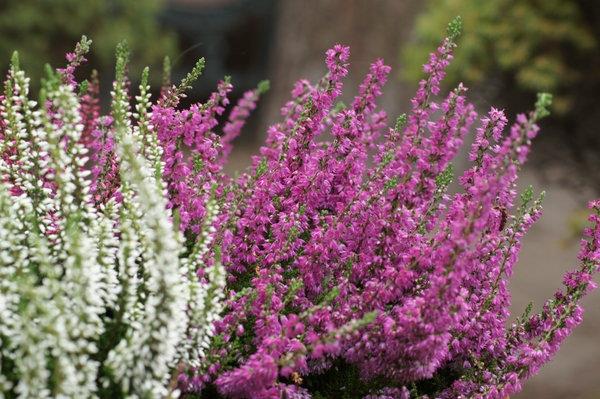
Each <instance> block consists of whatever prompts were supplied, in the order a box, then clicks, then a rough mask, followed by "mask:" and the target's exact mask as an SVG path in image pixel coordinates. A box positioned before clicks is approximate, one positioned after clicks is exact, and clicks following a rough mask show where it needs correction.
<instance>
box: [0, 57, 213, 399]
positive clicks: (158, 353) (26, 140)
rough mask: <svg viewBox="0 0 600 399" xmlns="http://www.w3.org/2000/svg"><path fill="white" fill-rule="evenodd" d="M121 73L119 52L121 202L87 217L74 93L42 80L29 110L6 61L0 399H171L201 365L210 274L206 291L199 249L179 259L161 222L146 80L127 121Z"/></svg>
mask: <svg viewBox="0 0 600 399" xmlns="http://www.w3.org/2000/svg"><path fill="white" fill-rule="evenodd" d="M125 63H126V54H125V52H124V51H123V49H121V50H120V51H119V52H118V62H117V80H116V82H115V86H114V91H113V118H114V124H115V134H116V140H117V153H118V158H119V162H120V174H121V186H120V192H121V194H122V201H119V202H117V201H115V200H110V201H108V202H107V203H106V204H104V205H101V206H95V205H94V204H93V201H92V200H91V196H90V194H89V191H90V181H89V177H88V174H89V172H88V171H87V170H86V167H85V165H86V162H87V157H86V149H85V148H84V146H83V145H81V144H80V138H81V133H82V130H83V125H82V121H81V117H80V105H79V97H78V95H77V94H76V93H75V91H74V90H75V88H74V87H73V85H70V84H68V83H65V82H64V79H62V75H61V74H60V73H51V74H50V75H49V77H48V79H47V80H46V81H45V82H44V84H43V86H44V87H43V89H42V95H41V101H40V104H41V105H40V106H38V105H37V104H36V102H33V101H30V100H29V98H28V85H29V82H28V79H27V78H26V77H25V74H24V73H23V71H21V70H20V69H19V65H18V60H17V58H16V57H14V59H13V63H12V67H11V70H10V72H9V77H8V79H7V82H6V85H5V90H4V96H3V97H2V98H1V103H0V113H1V114H0V116H1V120H0V399H1V398H5V397H18V398H95V397H102V398H113V397H116V398H118V397H127V398H162V397H169V396H171V397H173V396H176V394H177V391H176V390H175V389H174V386H172V384H170V382H171V380H172V377H173V375H174V373H176V372H177V366H178V364H179V363H180V362H186V363H192V360H193V363H194V364H198V363H199V361H200V359H199V358H198V356H201V355H202V354H203V350H204V349H203V348H204V347H205V346H206V345H207V344H208V339H209V338H210V335H211V334H212V329H211V324H212V321H214V319H215V318H216V317H218V313H219V312H220V310H221V305H220V301H221V297H222V292H223V286H224V284H225V282H224V272H223V268H222V266H221V265H220V264H219V263H218V262H217V263H216V264H215V265H214V266H212V268H210V269H209V270H210V271H209V273H208V274H209V277H210V279H209V282H208V283H202V282H199V281H198V278H197V277H196V275H195V273H190V270H192V269H193V268H194V266H195V267H197V266H198V263H197V259H199V258H200V256H198V255H199V252H201V249H199V250H196V249H194V250H193V251H192V254H190V255H189V256H186V250H185V248H184V245H183V239H182V237H181V234H180V233H179V232H178V231H176V230H177V229H176V228H175V227H174V226H173V223H172V217H171V216H172V215H171V213H170V211H168V210H167V209H166V208H167V207H166V204H167V203H166V199H165V195H166V192H165V188H164V184H163V182H162V179H161V172H162V163H161V161H160V159H161V149H160V147H159V146H158V141H157V140H156V137H155V135H153V132H152V126H151V125H149V122H148V119H149V93H148V89H149V88H148V86H147V71H145V72H144V77H143V79H142V85H141V94H140V96H138V97H137V98H136V99H137V102H138V104H137V106H136V112H135V114H133V115H132V113H131V111H130V110H129V103H128V100H127V98H128V97H127V93H126V91H125V86H126V85H125V78H124V70H125ZM132 117H133V118H134V119H136V120H137V124H136V125H135V126H132V124H131V122H130V120H131V119H132ZM211 206H212V209H213V211H212V212H210V214H211V215H212V216H210V218H208V217H207V223H206V228H207V229H208V228H209V227H210V226H211V224H212V222H213V221H214V214H216V208H215V207H216V205H214V204H213V205H211ZM211 206H209V209H211ZM207 235H210V234H209V233H208V232H207V233H206V234H204V235H202V237H203V238H202V239H201V240H200V241H201V242H199V243H198V244H197V245H196V247H197V248H204V246H205V245H206V240H207V239H209V238H207ZM181 348H186V350H182V349H181ZM191 352H194V355H195V357H194V358H193V359H191V358H190V355H189V354H190V353H191Z"/></svg>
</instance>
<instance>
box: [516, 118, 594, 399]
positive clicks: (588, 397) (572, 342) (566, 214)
mask: <svg viewBox="0 0 600 399" xmlns="http://www.w3.org/2000/svg"><path fill="white" fill-rule="evenodd" d="M542 130H543V127H542ZM533 151H535V145H534V150H533ZM534 168H535V166H532V165H529V166H528V167H526V168H525V170H524V171H523V172H524V173H522V174H521V179H520V185H521V186H522V187H525V186H526V185H529V184H531V185H533V187H534V189H535V190H536V192H539V191H541V190H545V191H546V197H545V200H544V213H543V215H542V218H541V219H540V220H539V222H538V223H536V224H535V225H534V226H533V228H532V229H531V231H530V232H529V234H528V235H527V236H526V237H525V240H524V242H523V248H522V251H521V256H520V259H519V262H518V263H517V265H516V267H515V270H514V274H513V276H512V281H511V291H512V292H513V307H512V309H513V313H514V314H516V315H518V314H520V313H521V312H522V311H523V310H524V309H525V307H526V306H527V304H528V303H529V302H530V301H533V302H534V309H538V310H539V309H540V306H541V305H542V304H543V302H544V300H545V299H547V298H549V297H551V296H552V295H553V293H554V291H555V290H556V288H557V287H559V286H560V284H561V282H562V275H563V274H564V272H565V271H566V270H568V269H571V268H573V267H574V266H575V265H576V260H577V259H576V256H577V251H578V248H579V242H578V236H579V235H580V234H579V232H577V231H576V230H575V229H574V228H573V227H572V224H573V219H576V218H577V216H576V215H577V214H579V215H581V213H582V212H581V210H582V209H583V208H584V207H585V204H586V201H587V200H589V199H592V198H593V197H594V194H593V193H591V192H575V190H574V189H573V188H572V187H567V186H564V185H561V184H560V183H556V182H548V181H542V180H541V179H540V177H539V174H538V173H536V172H537V171H535V170H534ZM596 280H597V278H596ZM583 304H584V308H585V313H584V321H583V323H582V324H581V325H580V326H579V328H577V329H576V330H575V332H574V333H573V334H572V335H571V336H570V337H569V338H567V340H566V342H565V343H564V344H563V345H562V347H561V349H560V350H559V352H558V354H557V355H556V357H555V359H554V360H553V361H552V362H551V363H549V364H547V365H546V366H544V368H543V369H542V370H541V371H540V373H539V374H538V375H536V376H535V377H533V378H532V379H531V380H530V381H528V382H527V383H526V384H525V388H524V390H523V392H522V393H521V394H520V395H516V396H515V398H540V399H554V398H556V399H558V398H570V399H597V398H600V378H598V371H599V370H600V338H599V334H600V291H599V290H596V291H593V292H592V293H591V294H590V295H588V297H587V298H586V299H585V300H584V302H583Z"/></svg>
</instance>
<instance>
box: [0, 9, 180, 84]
mask: <svg viewBox="0 0 600 399" xmlns="http://www.w3.org/2000/svg"><path fill="white" fill-rule="evenodd" d="M162 4H163V0H135V1H132V0H85V1H80V0H52V1H49V0H2V1H1V2H0V37H2V40H0V60H2V62H3V64H1V65H2V67H1V68H0V69H3V70H6V68H7V66H8V63H6V61H5V60H8V59H9V58H10V55H11V53H12V51H13V50H15V49H16V50H18V51H19V53H20V55H21V61H22V64H23V67H24V68H26V69H27V70H29V71H30V75H31V77H32V82H37V81H38V79H39V78H40V77H41V76H42V72H43V65H44V63H46V62H49V63H50V64H51V65H53V66H61V65H64V64H65V61H64V54H65V52H67V51H70V50H71V46H73V44H74V43H75V42H77V41H78V40H79V38H80V37H81V35H82V34H84V33H85V34H87V35H89V36H91V37H93V38H94V39H96V41H97V43H98V44H97V45H96V46H94V49H93V50H92V52H91V53H90V54H89V58H92V63H93V64H94V65H95V66H97V67H98V68H100V69H103V70H106V71H109V70H110V69H111V67H112V63H113V54H114V48H115V45H116V44H117V43H119V42H120V41H122V40H123V39H126V40H127V42H128V43H129V46H130V47H131V49H132V50H133V51H134V54H136V56H135V57H134V58H133V59H132V68H133V69H134V70H138V69H141V68H142V67H143V66H144V65H146V64H157V65H158V64H160V62H161V60H162V57H163V56H164V55H165V54H172V53H173V52H174V51H175V40H174V36H173V35H172V34H171V33H169V32H164V31H163V30H162V29H161V28H160V26H159V24H158V23H157V14H158V12H159V11H160V9H161V7H162Z"/></svg>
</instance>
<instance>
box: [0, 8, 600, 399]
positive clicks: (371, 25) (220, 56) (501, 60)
mask: <svg viewBox="0 0 600 399" xmlns="http://www.w3.org/2000/svg"><path fill="white" fill-rule="evenodd" d="M456 15H461V16H462V17H463V20H464V31H463V35H462V37H461V39H460V42H459V48H458V50H457V52H456V58H455V61H454V63H453V64H452V66H451V68H450V70H449V75H448V79H447V80H446V88H452V87H453V86H454V85H456V84H457V83H458V82H461V81H462V82H464V83H465V84H466V85H467V86H468V87H470V89H471V90H470V97H471V99H472V100H473V101H475V103H476V105H477V106H478V108H479V110H480V112H486V111H487V109H488V108H489V107H490V106H491V105H492V104H494V105H497V106H499V107H501V108H505V109H506V110H507V112H508V113H509V115H511V116H514V112H515V111H526V110H529V109H530V108H531V106H532V104H533V102H534V99H535V93H536V92H538V91H549V92H551V93H553V94H554V95H555V102H554V106H553V107H554V109H553V116H552V117H551V118H549V119H547V120H544V121H543V123H542V135H541V136H540V138H539V139H536V143H535V145H534V151H533V153H532V157H531V161H530V162H529V163H528V165H527V166H526V168H525V170H524V171H523V173H522V175H521V185H522V186H525V185H529V184H532V185H533V186H534V188H535V189H536V190H537V191H541V190H545V191H546V192H547V195H546V201H545V212H544V216H543V218H542V220H541V221H540V222H539V223H537V225H536V226H535V227H534V228H533V229H532V231H531V232H530V234H529V236H528V237H527V238H526V239H525V242H524V246H523V250H522V253H521V257H520V261H519V263H518V265H517V268H516V269H515V273H514V275H513V277H512V288H513V309H514V312H515V314H520V313H521V312H522V310H523V309H524V308H525V307H526V305H527V304H528V303H529V302H530V301H533V303H534V306H535V307H536V308H537V309H539V307H540V306H541V305H542V304H543V301H544V300H545V299H546V298H548V297H550V296H551V295H552V294H553V292H554V290H555V289H556V288H558V287H559V285H560V283H561V278H562V274H563V273H564V271H565V270H567V269H568V268H571V267H573V266H574V265H575V263H576V253H577V249H578V240H577V238H578V237H579V235H580V233H581V229H582V228H583V226H584V224H585V217H586V211H585V203H586V201H587V200H589V199H591V198H593V197H595V196H598V195H599V194H600V173H598V170H599V168H598V166H599V165H600V1H599V0H493V1H482V0H279V1H278V0H163V1H161V0H86V1H81V0H0V60H2V63H0V69H1V70H2V72H3V71H5V70H6V69H7V66H8V60H9V59H10V55H11V53H12V51H13V50H18V51H19V53H20V56H21V63H22V65H23V66H24V68H25V69H26V70H27V71H29V74H30V76H31V77H32V81H33V82H34V86H35V82H36V81H37V80H38V79H39V78H40V77H41V76H42V71H43V65H44V63H46V62H49V63H50V64H51V65H53V66H59V65H62V64H63V63H64V61H63V60H64V53H65V52H66V51H69V50H71V49H72V48H73V46H74V44H75V43H76V42H77V40H79V38H80V36H81V35H82V34H85V35H87V36H88V37H90V38H91V39H93V41H94V43H93V46H92V47H93V51H92V53H91V54H90V57H89V58H90V62H89V64H88V66H86V67H85V68H87V69H85V68H84V69H83V70H82V71H81V73H82V75H85V76H87V74H89V72H90V71H91V68H92V67H93V68H95V69H97V70H98V71H99V73H100V77H101V89H102V92H103V93H105V94H104V95H105V96H106V95H107V93H108V90H109V89H110V82H111V79H112V74H113V71H112V70H113V54H114V48H115V45H116V43H117V42H119V41H121V40H123V39H126V40H127V41H128V43H129V45H130V47H131V49H132V51H133V59H132V61H133V62H132V64H131V66H130V73H131V75H132V76H133V77H135V76H138V75H139V74H140V73H141V69H142V67H143V66H145V65H150V66H151V70H152V71H154V74H153V80H152V81H153V84H154V86H155V88H156V89H158V88H159V86H160V82H161V69H162V62H163V56H165V55H168V56H169V57H170V59H171V62H172V68H173V81H178V80H179V79H180V78H181V77H183V76H184V75H185V73H187V72H188V71H189V70H191V68H192V66H193V65H194V63H195V61H196V60H197V59H198V58H199V57H205V58H206V61H207V64H206V65H207V67H206V70H205V73H204V76H203V77H202V78H201V79H200V81H199V82H198V83H197V84H196V85H195V88H194V90H193V91H192V92H191V93H190V96H189V98H188V101H199V100H203V99H205V98H206V97H207V96H208V94H209V93H210V92H211V90H212V89H213V88H214V86H215V84H216V81H217V80H218V79H221V78H222V77H223V76H225V75H230V76H231V77H232V81H233V84H234V86H235V91H234V93H233V94H234V98H233V101H235V99H236V97H239V96H240V95H241V94H242V93H243V92H244V91H245V90H247V89H250V88H253V87H255V86H256V84H257V83H258V82H259V81H260V80H262V79H270V81H271V90H270V92H269V93H268V95H266V96H265V97H264V100H261V103H260V104H259V108H258V110H257V112H256V113H255V115H254V116H253V117H252V119H251V121H250V124H249V125H248V126H247V127H246V129H245V131H244V133H243V136H242V137H240V139H239V140H238V143H237V146H236V149H235V151H234V153H233V155H232V160H231V165H230V171H231V172H232V173H234V172H235V171H236V170H240V169H241V168H243V167H245V166H246V165H248V164H249V162H250V154H252V153H254V152H255V151H256V150H257V148H258V147H259V145H260V143H261V141H262V139H263V138H264V132H265V131H266V128H267V126H268V124H269V122H272V121H275V120H276V118H278V113H279V107H280V106H281V105H283V103H284V101H285V100H286V99H287V97H288V93H289V91H290V89H291V87H292V84H293V82H294V81H295V80H297V79H299V78H307V79H311V80H316V79H319V78H320V77H321V75H322V74H323V73H324V65H323V55H324V52H325V50H326V49H327V48H329V47H330V46H332V45H333V44H335V43H344V44H348V45H350V46H351V52H352V57H351V60H352V66H351V70H350V76H349V78H348V79H347V80H346V83H345V95H344V96H345V98H344V99H345V100H348V99H351V98H352V96H353V95H354V94H355V93H356V91H357V86H358V84H359V83H360V81H361V80H362V77H363V74H364V73H366V71H367V70H368V66H369V64H370V62H372V61H373V60H374V59H376V58H378V57H382V58H384V59H385V61H386V63H388V64H389V65H391V66H392V67H393V72H392V74H391V76H390V80H389V82H388V84H387V87H386V89H385V95H384V97H383V101H382V105H383V107H384V108H385V109H386V111H387V112H388V114H389V116H390V118H395V116H397V115H398V114H400V113H402V112H406V111H407V110H408V107H409V99H410V97H411V96H412V94H413V92H414V89H415V88H416V84H417V82H418V79H419V78H420V76H421V69H420V68H421V64H422V63H423V62H424V61H425V60H426V58H427V54H428V53H429V52H430V51H432V50H433V49H434V48H435V47H436V45H437V43H438V42H439V40H440V39H441V36H442V34H443V32H444V30H445V26H446V24H447V23H448V21H450V20H451V19H452V18H453V17H454V16H456ZM133 80H134V82H133V83H134V84H135V83H136V82H135V78H133ZM463 159H464V158H463ZM460 162H464V161H460V160H459V163H460ZM585 305H586V313H585V320H584V323H583V325H582V326H581V327H580V328H578V329H577V330H576V331H575V333H574V334H573V335H572V336H571V337H570V338H569V339H568V340H567V342H566V343H565V344H564V345H563V347H562V349H561V350H560V352H559V353H558V355H557V356H556V359H555V360H554V362H552V363H551V364H549V365H547V366H546V367H545V368H544V369H543V370H542V372H541V373H539V374H538V375H537V376H536V377H534V378H533V379H532V380H531V381H529V383H528V384H527V385H526V387H525V389H524V391H523V393H522V394H520V395H518V396H517V397H519V398H567V397H568V398H581V399H592V398H600V378H598V376H599V375H600V306H599V305H600V295H599V294H598V292H596V293H593V294H592V295H590V296H589V297H588V298H587V299H586V301H585Z"/></svg>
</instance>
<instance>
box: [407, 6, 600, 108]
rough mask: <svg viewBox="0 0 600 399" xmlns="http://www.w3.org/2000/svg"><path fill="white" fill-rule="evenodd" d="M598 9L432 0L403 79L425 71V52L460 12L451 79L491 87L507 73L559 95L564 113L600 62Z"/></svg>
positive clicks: (508, 81)
mask: <svg viewBox="0 0 600 399" xmlns="http://www.w3.org/2000/svg"><path fill="white" fill-rule="evenodd" d="M598 9H600V2H598V1H589V2H588V1H586V0H579V1H578V0H493V1H483V0H428V1H427V2H426V5H425V7H424V11H423V12H422V13H421V15H420V16H419V17H418V19H417V21H416V28H415V40H414V41H413V42H412V43H409V44H408V45H407V46H406V47H405V48H404V50H403V54H402V56H403V60H404V69H403V75H404V78H406V79H408V80H409V81H414V79H415V78H420V77H421V76H422V72H421V63H422V60H423V57H424V56H426V55H427V54H428V53H429V52H430V51H432V50H433V48H434V46H435V44H436V43H437V41H438V39H439V32H440V30H441V29H443V28H444V26H445V25H446V24H447V23H448V19H449V18H450V16H452V15H461V16H462V18H463V20H464V25H465V35H463V37H462V38H461V45H460V46H459V48H458V50H457V51H456V57H455V61H454V62H453V63H452V65H451V67H450V69H449V71H448V73H449V76H448V77H449V79H448V80H447V82H448V83H450V84H455V83H457V82H458V81H464V82H465V83H466V84H469V85H473V84H477V83H482V82H485V83H486V85H487V84H488V83H489V82H490V81H495V80H496V79H497V78H500V79H502V80H501V82H502V83H504V85H507V86H510V87H513V88H515V89H517V90H521V91H524V92H530V93H535V92H538V91H547V92H552V93H555V94H556V101H555V103H554V109H555V111H556V113H558V114H559V115H560V114H565V113H567V112H569V111H571V109H572V108H573V107H574V97H575V95H576V94H577V93H578V90H577V89H576V87H577V86H579V85H581V84H584V83H585V82H584V80H585V79H587V78H589V77H590V73H592V74H593V73H594V68H595V67H597V66H598V58H599V48H600V44H599V41H600V40H599V39H598V36H597V35H598V33H597V29H598V26H597V24H598V23H600V21H598ZM595 30H596V32H595ZM594 60H595V61H594ZM594 65H595V66H594ZM595 73H596V74H598V70H596V71H595Z"/></svg>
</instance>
